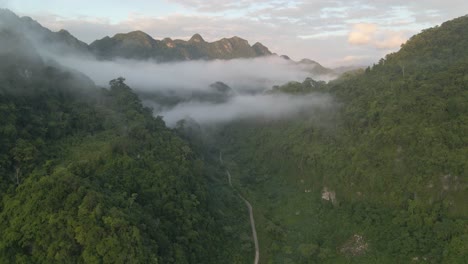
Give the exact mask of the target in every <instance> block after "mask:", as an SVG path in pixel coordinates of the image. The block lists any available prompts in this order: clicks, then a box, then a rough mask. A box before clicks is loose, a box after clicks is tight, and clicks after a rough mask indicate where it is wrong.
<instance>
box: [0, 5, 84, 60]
mask: <svg viewBox="0 0 468 264" xmlns="http://www.w3.org/2000/svg"><path fill="white" fill-rule="evenodd" d="M0 28H9V29H14V30H15V31H16V32H23V33H24V34H25V35H26V36H27V37H28V38H29V39H30V41H32V42H33V43H34V44H36V45H40V46H42V47H44V49H47V50H48V51H49V52H55V53H70V52H74V53H77V52H79V53H88V52H89V49H88V45H87V44H86V43H84V42H82V41H80V40H78V39H77V38H75V37H74V36H73V35H71V34H70V33H69V32H68V31H66V30H60V31H58V32H52V31H51V30H49V29H47V28H45V27H43V26H41V25H40V24H39V23H38V22H37V21H35V20H33V19H31V18H30V17H19V16H17V15H16V14H15V13H13V12H11V11H10V10H8V9H0Z"/></svg>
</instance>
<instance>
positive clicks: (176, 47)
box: [90, 31, 272, 61]
mask: <svg viewBox="0 0 468 264" xmlns="http://www.w3.org/2000/svg"><path fill="white" fill-rule="evenodd" d="M90 49H91V50H92V52H93V53H95V54H96V56H97V57H98V58H103V59H111V58H115V57H123V58H128V59H149V58H154V59H156V60H159V61H174V60H200V59H204V60H211V59H235V58H254V57H260V56H269V55H271V54H272V53H271V52H270V51H269V50H268V48H267V47H265V46H263V45H262V44H261V43H255V44H254V45H253V46H250V45H249V43H248V42H247V41H246V40H245V39H242V38H239V37H232V38H223V39H221V40H218V41H215V42H206V41H205V40H204V39H203V38H202V36H200V35H199V34H195V35H193V36H192V37H191V38H190V40H188V41H184V40H172V39H170V38H165V39H163V40H155V39H153V38H152V37H151V36H149V35H148V34H146V33H144V32H142V31H133V32H130V33H126V34H117V35H115V36H113V37H112V38H110V37H105V38H103V39H100V40H96V41H94V42H93V43H91V45H90Z"/></svg>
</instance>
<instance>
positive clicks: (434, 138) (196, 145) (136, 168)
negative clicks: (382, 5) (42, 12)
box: [0, 3, 468, 264]
mask: <svg viewBox="0 0 468 264" xmlns="http://www.w3.org/2000/svg"><path fill="white" fill-rule="evenodd" d="M275 4H278V3H275ZM252 8H253V7H252ZM296 11H297V10H296ZM203 12H205V11H203ZM203 12H202V13H203ZM260 18H261V17H260ZM229 19H234V18H232V17H230V18H229ZM262 19H264V18H262ZM260 20H261V19H259V21H260ZM158 21H159V20H158ZM259 21H257V22H258V23H260V22H259ZM57 23H58V22H57ZM356 28H357V29H359V30H361V31H360V32H358V33H359V34H357V33H356V32H354V33H355V34H350V35H349V38H348V42H353V41H355V42H356V38H358V37H363V36H364V37H363V38H362V39H364V40H366V38H365V37H368V38H371V37H376V35H377V33H375V32H377V30H378V29H377V27H373V26H372V25H370V24H364V25H363V24H360V26H357V27H356ZM201 29H202V28H201ZM207 32H210V31H207ZM367 33H368V34H370V35H369V36H367V35H365V34H367ZM373 34H374V35H373ZM279 35H281V34H279ZM281 36H282V35H281ZM278 38H279V37H278ZM300 39H307V38H306V37H304V36H303V37H302V38H300ZM362 39H358V40H360V41H361V42H362V41H363V40H362ZM367 40H368V39H367ZM397 40H399V39H397ZM381 42H382V41H380V42H376V43H377V44H376V45H377V46H382V45H383V44H382V43H381ZM317 43H320V41H319V40H317ZM356 45H364V44H363V43H360V42H359V43H357V44H356ZM467 47H468V16H467V15H464V16H461V17H458V18H454V19H451V20H448V21H446V22H444V23H442V24H440V25H438V26H433V27H430V28H427V29H424V30H422V31H421V32H420V33H417V34H415V35H413V36H412V37H410V38H409V39H408V40H407V41H406V42H404V44H401V46H400V48H399V49H398V50H396V51H394V52H389V53H387V54H386V55H384V56H383V57H382V58H380V59H379V60H376V61H375V62H374V63H373V64H371V65H369V66H366V67H360V66H353V65H352V66H340V67H338V66H337V67H335V68H331V67H330V68H329V67H325V66H322V65H321V64H320V63H319V62H317V61H315V60H311V59H299V60H294V59H291V58H290V57H288V56H286V55H281V56H279V55H277V54H275V53H274V52H272V51H270V49H269V48H268V47H266V46H265V45H263V44H261V43H260V42H256V43H255V44H254V45H250V44H249V42H248V41H247V40H245V39H242V38H240V37H232V38H222V39H220V40H215V41H205V39H204V38H203V37H202V36H201V35H200V34H198V33H197V34H194V35H192V37H190V38H189V39H188V40H181V39H174V40H173V39H172V38H164V39H162V40H158V39H157V38H154V37H152V36H151V35H149V34H147V33H145V32H144V31H142V30H136V31H129V32H128V33H117V34H114V35H113V37H104V38H100V39H97V40H95V41H93V42H91V43H90V44H87V43H85V42H83V41H81V40H79V39H78V38H76V37H75V36H73V35H72V34H71V33H70V32H68V31H66V30H60V31H52V30H49V29H48V28H47V27H45V26H43V25H41V24H39V23H38V22H37V21H35V20H33V19H32V18H30V17H26V16H23V17H22V16H18V15H16V14H15V13H14V12H12V11H10V10H8V9H1V10H0V121H1V122H0V180H1V181H0V229H1V230H2V232H1V234H0V263H177V264H184V263H187V264H188V263H236V264H237V263H252V261H253V262H254V264H266V263H282V264H283V263H285V264H287V263H389V264H391V263H392V264H393V263H465V262H466V260H467V259H468V204H467V203H466V201H468V175H467V171H468V170H467V168H468V48H467ZM275 49H276V46H275ZM379 49H380V48H379ZM272 50H273V48H272ZM380 51H382V50H380Z"/></svg>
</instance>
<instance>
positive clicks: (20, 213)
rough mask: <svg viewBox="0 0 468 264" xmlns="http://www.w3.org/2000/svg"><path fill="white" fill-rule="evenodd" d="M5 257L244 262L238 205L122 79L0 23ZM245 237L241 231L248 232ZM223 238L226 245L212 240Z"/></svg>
mask: <svg viewBox="0 0 468 264" xmlns="http://www.w3.org/2000/svg"><path fill="white" fill-rule="evenodd" d="M0 42H1V43H0V44H1V45H0V47H6V49H3V48H2V49H1V50H0V73H1V74H0V120H1V123H0V177H1V178H0V199H1V203H0V230H2V232H1V233H0V262H1V263H222V262H228V263H245V262H246V259H250V258H251V256H253V250H252V245H250V241H248V240H247V241H246V240H245V238H244V237H245V236H247V235H246V234H248V232H249V224H248V219H247V215H246V213H245V208H244V206H243V204H242V201H240V200H239V199H238V198H237V197H236V196H235V195H234V194H233V193H232V191H231V190H230V189H229V188H228V187H227V184H226V182H225V176H224V173H223V171H222V170H221V169H220V168H219V167H218V166H216V165H215V163H213V165H209V164H208V165H205V163H204V162H203V160H202V159H200V157H199V156H198V154H197V153H195V152H194V151H193V150H192V148H191V147H190V146H189V145H188V144H187V143H186V142H185V141H184V140H183V139H181V138H180V137H179V136H177V135H176V133H175V132H174V131H173V130H170V129H169V128H167V127H166V126H165V124H164V122H163V121H162V119H161V118H160V117H158V118H154V117H153V116H152V113H151V110H150V109H148V108H145V107H143V106H142V104H141V102H140V100H139V99H138V97H137V95H136V94H134V93H133V92H132V90H131V89H130V88H129V87H128V86H127V85H126V84H125V83H124V79H123V78H118V79H115V80H112V81H111V82H110V89H103V88H102V89H98V88H96V87H95V86H94V84H93V83H92V82H91V81H89V79H87V78H86V77H85V76H82V75H80V74H77V73H70V72H67V71H64V70H62V69H60V68H59V67H57V66H50V65H47V64H45V63H44V62H43V61H42V59H41V58H40V57H39V56H38V55H37V54H36V53H35V51H34V48H33V47H32V46H31V45H30V44H29V43H28V41H27V40H26V39H25V38H23V37H22V36H21V35H18V34H16V33H13V32H10V31H5V30H3V31H1V32H0ZM247 237H248V236H247ZM220 245H224V246H223V247H220Z"/></svg>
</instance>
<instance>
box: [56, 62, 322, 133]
mask: <svg viewBox="0 0 468 264" xmlns="http://www.w3.org/2000/svg"><path fill="white" fill-rule="evenodd" d="M48 56H49V57H52V58H53V59H54V60H56V61H58V62H59V63H60V64H62V65H65V66H67V67H70V68H73V69H76V70H78V71H81V72H83V73H84V74H86V75H87V76H89V77H90V78H91V79H92V80H94V81H95V82H96V84H97V85H100V86H107V84H108V82H109V80H111V79H114V78H116V77H118V76H123V77H124V78H126V83H127V84H128V85H129V86H130V87H132V89H134V90H135V91H136V92H137V93H139V95H140V97H142V98H141V99H142V100H143V102H144V103H145V105H147V106H150V107H152V108H153V110H154V114H155V115H161V116H163V118H164V120H165V121H166V123H167V124H168V125H169V126H173V125H175V123H176V122H177V121H179V120H181V119H185V118H191V119H193V120H195V121H196V122H198V123H200V124H209V123H223V122H229V121H233V120H236V119H240V118H242V119H246V118H262V119H281V118H288V117H291V116H292V115H295V114H297V113H299V112H301V111H304V110H306V109H308V108H310V110H312V109H317V108H324V107H330V105H331V99H330V97H328V96H325V95H318V94H311V95H307V96H293V95H286V94H278V93H274V94H272V93H265V92H266V91H268V90H270V89H271V88H272V86H274V85H282V84H285V83H287V82H290V81H300V82H302V81H303V80H304V79H305V78H307V77H312V78H314V79H316V80H328V79H329V78H330V77H329V76H313V74H312V73H311V71H310V67H309V68H307V67H304V66H303V65H298V64H296V63H294V62H291V61H287V60H285V59H282V58H280V57H264V58H255V59H234V60H213V61H184V62H171V63H157V62H155V61H136V60H126V59H117V60H113V61H100V60H96V59H94V58H91V57H77V56H68V57H67V56H65V57H64V56H61V57H58V56H54V55H50V54H49V55H48ZM216 82H222V83H224V84H226V85H227V86H229V87H228V89H229V90H227V91H226V90H225V91H220V90H219V89H216V87H213V85H212V84H213V83H216ZM213 97H215V98H219V97H221V99H218V100H213ZM164 98H170V99H169V100H168V101H167V102H165V101H164ZM169 101H171V103H169Z"/></svg>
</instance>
